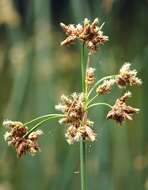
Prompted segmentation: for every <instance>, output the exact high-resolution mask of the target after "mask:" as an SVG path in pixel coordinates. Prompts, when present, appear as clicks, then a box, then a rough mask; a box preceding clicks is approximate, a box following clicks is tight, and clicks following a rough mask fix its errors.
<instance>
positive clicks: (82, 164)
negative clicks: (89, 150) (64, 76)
mask: <svg viewBox="0 0 148 190" xmlns="http://www.w3.org/2000/svg"><path fill="white" fill-rule="evenodd" d="M84 70H85V65H84V43H83V45H82V48H81V77H82V91H83V93H84V94H85V96H86V92H85V90H86V88H85V72H84ZM85 101H86V99H85ZM85 104H86V102H85ZM80 174H81V190H87V177H86V142H85V140H84V139H83V138H82V139H81V141H80Z"/></svg>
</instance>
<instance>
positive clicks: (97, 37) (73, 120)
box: [3, 18, 142, 190]
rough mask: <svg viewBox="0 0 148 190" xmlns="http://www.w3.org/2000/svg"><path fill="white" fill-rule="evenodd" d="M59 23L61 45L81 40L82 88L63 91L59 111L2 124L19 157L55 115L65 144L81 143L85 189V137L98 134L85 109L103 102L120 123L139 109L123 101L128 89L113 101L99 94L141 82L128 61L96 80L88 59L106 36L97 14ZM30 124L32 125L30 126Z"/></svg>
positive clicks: (84, 185)
mask: <svg viewBox="0 0 148 190" xmlns="http://www.w3.org/2000/svg"><path fill="white" fill-rule="evenodd" d="M60 25H61V27H62V29H63V30H64V32H65V34H66V35H67V37H66V39H65V40H64V41H62V42H61V45H62V46H63V45H66V46H67V45H73V44H74V43H75V42H76V41H80V42H81V43H82V47H81V78H82V92H73V93H72V94H71V95H69V96H66V95H62V96H61V98H60V101H59V104H58V105H56V106H55V109H56V110H57V111H59V112H61V113H54V114H47V115H43V116H40V117H38V118H35V119H33V120H31V121H29V122H27V123H22V122H19V121H10V120H5V121H4V122H3V125H4V127H5V128H6V129H7V130H8V131H7V132H6V133H5V135H4V139H5V141H6V142H7V143H8V145H9V146H12V147H14V148H15V150H16V153H17V156H18V157H22V156H23V155H25V154H26V153H30V154H31V155H35V154H36V153H37V152H39V151H40V147H39V145H38V138H39V137H40V136H41V135H42V134H43V132H42V131H41V130H39V129H38V128H40V127H42V126H44V124H45V122H47V121H50V120H51V119H58V120H59V123H60V124H61V125H64V126H66V132H65V138H66V140H67V142H68V144H73V143H76V142H78V143H80V174H81V190H86V189H87V177H86V167H87V164H86V160H87V159H86V156H87V147H86V146H87V141H90V142H94V141H95V140H96V138H97V134H96V133H95V131H94V129H93V125H94V122H93V121H91V119H90V118H89V114H88V111H89V110H90V109H91V108H93V107H94V106H101V105H104V106H107V107H108V109H109V111H108V113H107V116H106V118H107V119H112V120H115V121H116V122H117V123H119V124H120V125H122V123H123V122H125V121H126V120H132V117H133V114H134V113H138V112H139V109H138V108H133V107H131V106H128V105H127V104H126V101H127V100H128V98H130V97H131V92H129V91H127V92H125V93H124V94H123V95H122V96H121V97H119V98H117V100H116V101H115V104H114V105H110V104H109V103H106V102H98V97H99V96H103V95H107V94H109V93H111V91H112V88H113V86H115V85H116V86H118V87H119V89H121V88H124V89H126V87H127V86H138V85H141V83H142V82H141V80H140V79H139V78H138V77H137V71H136V70H132V69H131V64H130V63H124V64H123V66H122V67H121V69H120V70H119V72H118V73H117V74H115V75H111V76H105V77H103V78H101V79H99V80H97V81H96V77H95V71H96V68H94V67H93V65H92V63H90V59H91V57H92V56H93V55H94V53H95V52H97V51H98V50H100V47H101V45H103V44H105V43H106V42H107V41H108V40H109V38H108V36H106V35H104V34H103V31H102V28H103V25H104V24H102V25H100V26H99V21H98V19H97V18H96V19H94V21H92V22H91V21H90V20H88V19H87V18H85V19H84V21H83V23H82V24H78V25H74V24H69V25H65V24H63V23H61V24H60ZM85 47H86V48H87V52H88V56H87V57H88V59H87V61H86V63H85V62H84V51H85ZM94 93H95V95H94ZM32 125H33V127H32V128H30V126H32Z"/></svg>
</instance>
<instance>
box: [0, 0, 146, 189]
mask: <svg viewBox="0 0 148 190" xmlns="http://www.w3.org/2000/svg"><path fill="white" fill-rule="evenodd" d="M85 17H87V18H89V19H94V18H95V17H99V19H100V22H101V23H102V22H105V23H106V24H105V26H104V33H105V34H106V35H108V36H109V38H110V41H109V42H108V43H106V44H105V45H104V46H103V47H102V48H101V50H100V51H99V52H98V53H96V54H95V56H94V57H93V64H94V65H95V66H96V68H97V71H96V74H97V77H98V78H100V77H102V76H104V75H108V74H114V73H115V72H117V71H118V70H119V68H120V67H121V65H122V64H123V63H124V62H127V61H129V62H132V63H133V67H134V68H136V69H137V70H138V72H139V77H140V78H142V80H143V85H142V86H141V87H140V88H136V87H135V88H132V89H131V91H132V92H133V98H132V99H131V100H130V101H129V103H130V104H131V105H133V106H134V107H139V108H140V109H141V112H140V113H139V114H138V115H136V116H135V117H134V121H131V122H127V123H125V124H124V127H118V126H116V124H115V123H114V122H112V121H107V120H106V113H107V109H106V108H102V107H101V109H98V108H95V109H94V110H93V111H92V112H91V113H90V114H91V118H92V119H94V121H95V130H96V131H97V134H98V136H97V141H96V142H95V143H93V144H91V145H88V183H89V188H88V189H89V190H90V189H91V190H148V128H147V125H148V124H147V120H148V68H147V64H148V63H147V62H148V0H130V1H129V0H100V1H99V0H92V1H90V0H69V1H68V0H61V1H60V0H59V1H58V0H0V123H2V121H3V119H7V118H8V119H11V120H21V121H28V120H30V119H32V118H34V117H36V116H39V115H41V114H47V113H53V112H54V105H55V104H56V103H57V102H58V99H59V97H60V95H61V94H63V93H65V94H69V93H71V92H73V91H80V82H81V81H80V80H81V79H80V77H78V76H79V75H80V51H79V50H80V49H79V46H78V45H75V46H73V47H70V48H66V47H60V45H59V44H60V42H61V41H62V40H63V39H64V37H65V35H64V34H63V32H62V29H61V28H60V26H59V23H60V22H64V23H66V24H68V23H79V22H81V21H82V20H83V19H84V18H85ZM121 93H122V90H119V91H117V90H115V92H113V93H112V94H111V95H109V96H107V97H103V98H101V99H102V100H103V101H105V100H106V101H107V102H109V103H110V104H113V103H114V101H115V99H116V97H118V96H119V95H121ZM43 129H44V132H45V135H44V136H43V137H42V138H41V139H40V144H41V148H42V152H41V153H40V154H38V155H37V156H35V157H30V156H25V157H23V158H22V159H21V160H19V159H17V158H16V154H15V151H14V150H12V149H11V148H8V146H7V144H6V143H5V142H4V140H3V134H4V131H5V130H4V129H3V127H2V126H1V128H0V190H57V189H58V190H74V189H80V174H79V145H78V144H75V145H72V146H69V145H68V144H67V143H66V141H65V138H64V128H63V127H61V126H59V124H58V123H57V122H56V121H54V122H50V123H49V124H46V125H45V126H44V128H43Z"/></svg>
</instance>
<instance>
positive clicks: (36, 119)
mask: <svg viewBox="0 0 148 190" xmlns="http://www.w3.org/2000/svg"><path fill="white" fill-rule="evenodd" d="M53 116H64V115H63V114H47V115H42V116H40V117H37V118H35V119H33V120H31V121H28V122H26V123H24V125H29V124H31V123H33V122H35V121H38V120H40V119H44V118H46V117H47V118H49V117H53Z"/></svg>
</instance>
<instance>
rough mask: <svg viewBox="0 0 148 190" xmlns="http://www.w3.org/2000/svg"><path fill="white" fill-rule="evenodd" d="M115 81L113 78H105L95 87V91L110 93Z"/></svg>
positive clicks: (102, 93) (103, 93)
mask: <svg viewBox="0 0 148 190" xmlns="http://www.w3.org/2000/svg"><path fill="white" fill-rule="evenodd" d="M115 82H116V81H115V80H114V79H110V80H105V81H104V82H103V83H102V84H101V85H99V86H98V87H97V89H96V92H97V93H98V94H101V95H105V94H108V93H110V92H111V90H112V86H113V85H114V84H115Z"/></svg>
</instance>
